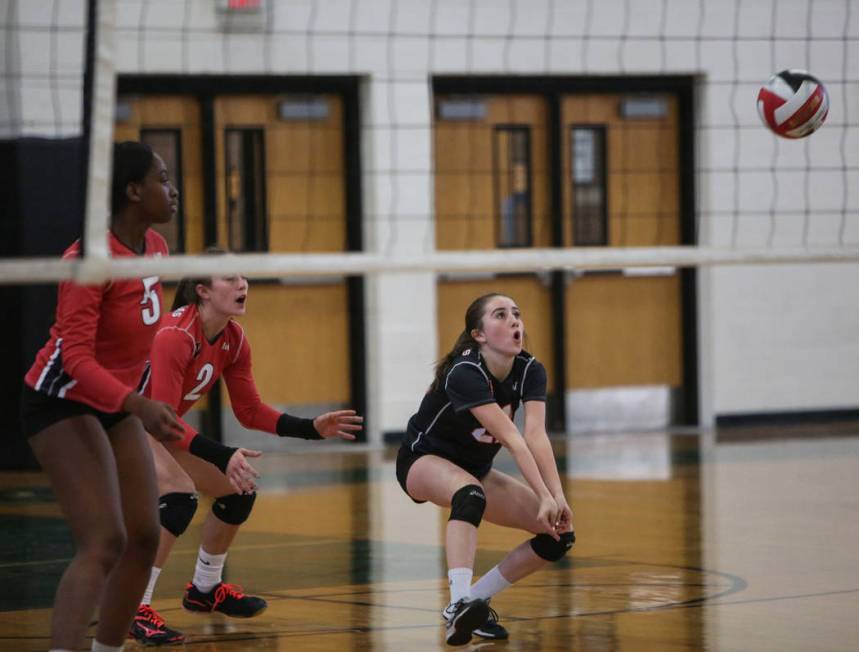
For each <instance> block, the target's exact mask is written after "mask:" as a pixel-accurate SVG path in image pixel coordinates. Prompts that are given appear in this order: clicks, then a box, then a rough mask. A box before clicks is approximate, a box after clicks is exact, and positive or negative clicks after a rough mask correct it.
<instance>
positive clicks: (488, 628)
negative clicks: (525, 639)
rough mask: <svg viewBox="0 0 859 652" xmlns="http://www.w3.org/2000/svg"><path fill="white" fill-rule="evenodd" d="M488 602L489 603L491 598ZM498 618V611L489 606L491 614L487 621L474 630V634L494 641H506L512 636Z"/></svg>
mask: <svg viewBox="0 0 859 652" xmlns="http://www.w3.org/2000/svg"><path fill="white" fill-rule="evenodd" d="M486 603H487V604H488V603H489V600H487V601H486ZM498 620H499V619H498V612H497V611H495V609H493V608H492V607H489V616H488V617H487V618H486V622H485V623H483V624H482V625H481V626H480V627H478V628H477V629H475V630H474V635H475V636H479V637H480V638H487V639H491V640H493V641H506V640H507V639H508V638H510V634H508V633H507V630H506V629H505V628H504V625H502V624H500V623H499V622H498Z"/></svg>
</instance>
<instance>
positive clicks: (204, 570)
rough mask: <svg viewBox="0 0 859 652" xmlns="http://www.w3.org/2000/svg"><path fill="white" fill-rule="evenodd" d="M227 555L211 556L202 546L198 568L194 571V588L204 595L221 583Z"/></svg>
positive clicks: (198, 557) (198, 558) (198, 555)
mask: <svg viewBox="0 0 859 652" xmlns="http://www.w3.org/2000/svg"><path fill="white" fill-rule="evenodd" d="M226 558H227V553H224V554H223V555H210V554H209V553H208V552H206V551H205V550H203V546H200V551H199V553H198V554H197V566H196V568H195V569H194V579H193V580H191V581H192V582H193V583H194V586H196V587H197V589H198V590H199V591H202V592H203V593H208V592H209V591H211V590H212V589H213V588H215V586H216V585H217V584H219V583H220V582H221V573H222V572H223V570H224V560H225V559H226Z"/></svg>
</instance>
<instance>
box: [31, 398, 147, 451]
mask: <svg viewBox="0 0 859 652" xmlns="http://www.w3.org/2000/svg"><path fill="white" fill-rule="evenodd" d="M83 414H91V415H93V416H94V417H95V418H96V419H98V420H99V422H100V423H101V426H102V428H104V429H105V430H110V429H111V428H113V427H114V426H115V425H116V424H117V423H119V422H120V421H122V420H123V419H125V418H126V417H129V416H131V414H130V413H128V412H113V413H107V412H100V411H98V410H96V409H95V408H94V407H90V406H89V405H86V404H84V403H78V402H77V401H70V400H68V399H66V398H57V397H56V396H48V395H47V394H43V393H42V392H37V391H36V390H35V389H33V388H31V387H30V386H29V385H24V391H23V392H22V393H21V431H22V432H23V433H24V436H25V437H27V438H28V439H29V438H30V437H32V436H33V435H36V434H38V433H40V432H42V431H43V430H44V429H45V428H47V427H48V426H52V425H54V424H55V423H57V422H58V421H62V420H63V419H68V418H69V417H79V416H81V415H83Z"/></svg>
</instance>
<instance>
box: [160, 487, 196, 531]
mask: <svg viewBox="0 0 859 652" xmlns="http://www.w3.org/2000/svg"><path fill="white" fill-rule="evenodd" d="M196 511H197V494H187V493H180V492H174V493H169V494H164V495H163V496H161V498H159V499H158V518H159V519H160V521H161V527H163V528H164V529H165V530H167V531H168V532H169V533H170V534H172V535H173V536H174V537H178V536H180V535H181V534H182V533H183V532H184V531H185V530H187V529H188V525H189V524H190V523H191V519H193V518H194V513H195V512H196Z"/></svg>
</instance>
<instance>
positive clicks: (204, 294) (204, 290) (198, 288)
mask: <svg viewBox="0 0 859 652" xmlns="http://www.w3.org/2000/svg"><path fill="white" fill-rule="evenodd" d="M194 292H196V293H197V296H198V297H200V298H201V299H208V298H209V288H208V287H206V286H205V285H203V284H202V283H197V285H195V286H194Z"/></svg>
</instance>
